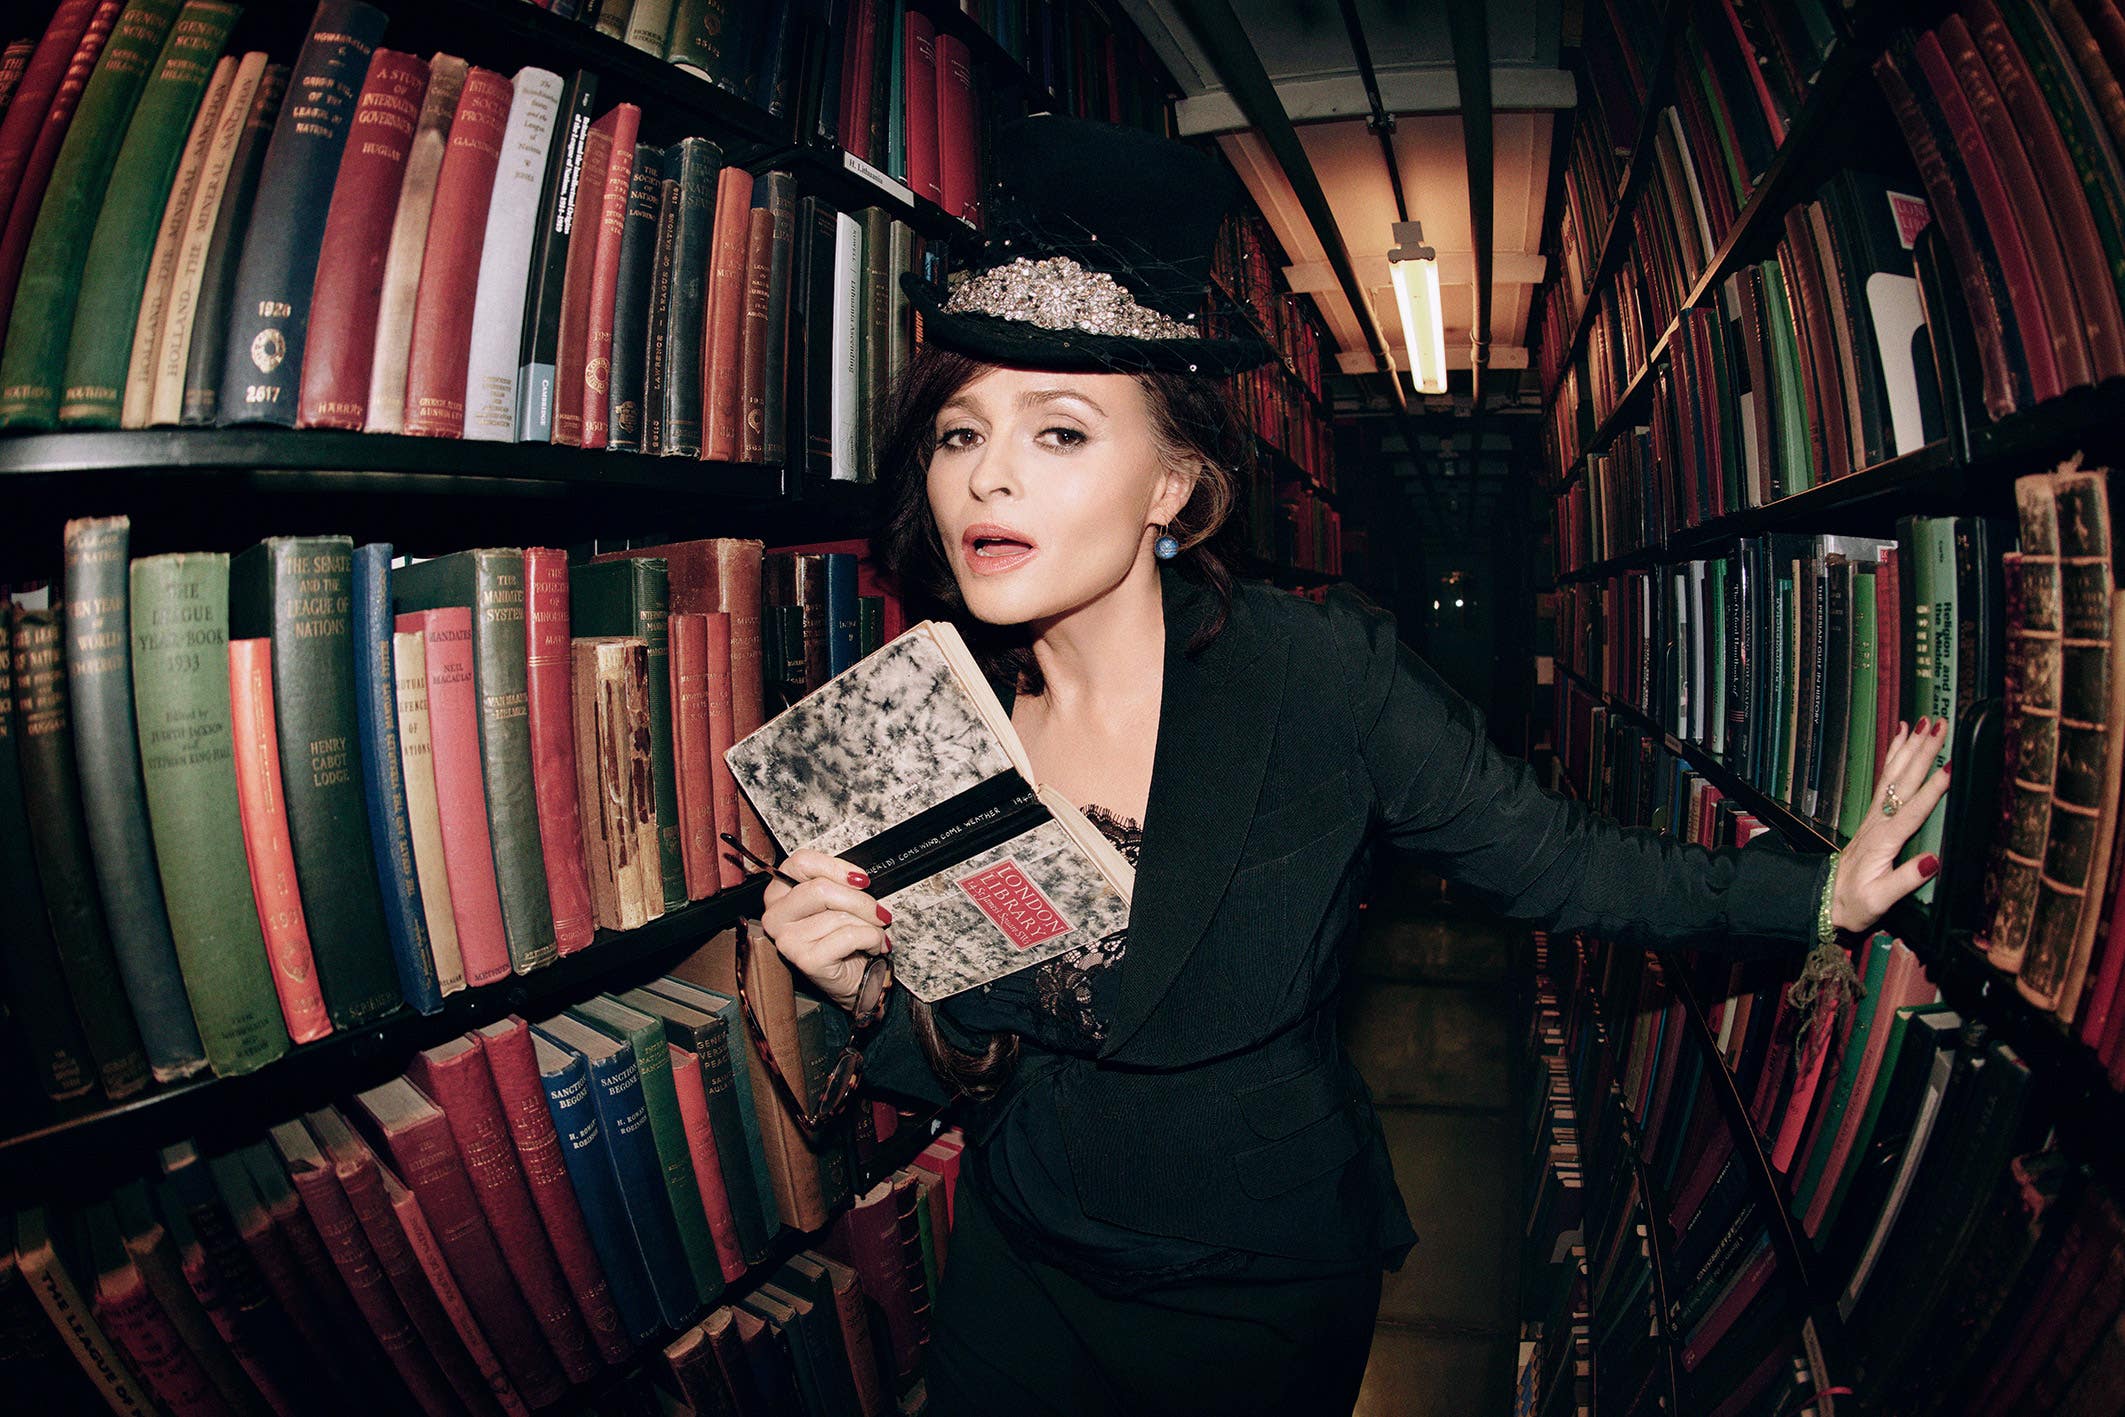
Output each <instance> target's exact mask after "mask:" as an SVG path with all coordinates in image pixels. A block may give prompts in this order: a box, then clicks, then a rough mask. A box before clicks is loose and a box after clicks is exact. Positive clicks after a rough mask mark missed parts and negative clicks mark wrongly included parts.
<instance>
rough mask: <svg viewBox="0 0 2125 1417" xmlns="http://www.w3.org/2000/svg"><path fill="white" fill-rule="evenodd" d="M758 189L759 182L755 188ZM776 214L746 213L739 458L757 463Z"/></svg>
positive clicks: (763, 427) (763, 430) (763, 431)
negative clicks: (769, 282)
mask: <svg viewBox="0 0 2125 1417" xmlns="http://www.w3.org/2000/svg"><path fill="white" fill-rule="evenodd" d="M756 185H762V184H756ZM774 244H775V214H774V213H773V212H772V211H770V210H768V209H767V208H766V207H762V206H755V207H753V208H751V209H750V210H749V211H748V212H747V213H746V246H745V294H744V299H743V302H742V308H741V310H740V312H739V321H740V324H739V334H738V453H737V456H738V460H739V461H740V462H759V461H761V460H762V459H763V457H764V454H763V452H762V449H763V448H764V447H765V446H766V437H767V317H768V278H769V276H770V274H771V271H770V267H771V265H772V264H773V261H774Z"/></svg>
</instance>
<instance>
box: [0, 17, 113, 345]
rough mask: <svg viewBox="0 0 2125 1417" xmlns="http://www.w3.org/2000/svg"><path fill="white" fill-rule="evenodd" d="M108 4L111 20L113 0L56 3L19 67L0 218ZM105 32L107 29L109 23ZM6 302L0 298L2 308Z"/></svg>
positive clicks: (34, 197) (5, 117) (5, 123)
mask: <svg viewBox="0 0 2125 1417" xmlns="http://www.w3.org/2000/svg"><path fill="white" fill-rule="evenodd" d="M106 4H108V5H109V7H110V10H111V13H112V15H113V16H114V17H115V15H116V13H117V5H116V4H115V3H112V0H60V3H59V5H58V6H57V7H56V8H55V9H54V10H53V11H52V16H51V18H50V19H49V20H47V21H45V25H44V30H43V32H42V33H41V34H40V35H39V36H38V38H37V41H36V44H35V46H34V47H33V48H32V49H31V51H30V55H29V59H28V62H27V63H26V64H24V65H23V67H22V71H21V74H20V76H19V78H18V79H17V80H16V83H15V88H14V92H13V93H12V94H10V95H9V97H8V104H7V111H6V112H5V113H4V114H0V217H4V216H5V215H6V213H7V212H8V211H9V210H10V209H11V208H12V206H13V204H14V200H15V195H16V192H17V191H18V189H20V187H21V186H22V181H23V175H24V170H25V168H27V166H28V165H29V157H30V153H31V151H32V150H33V149H34V148H35V147H36V144H37V138H38V134H39V132H40V131H41V130H42V128H43V127H44V126H45V122H46V119H47V117H48V116H49V114H50V112H51V106H52V99H53V98H54V96H56V95H57V94H58V92H59V85H60V83H61V81H62V80H64V79H65V77H66V74H67V67H68V65H69V64H70V63H71V62H72V61H73V58H74V55H75V53H76V51H77V50H78V49H79V48H80V46H81V41H82V37H83V36H84V35H85V34H86V33H87V32H88V28H89V22H90V21H91V20H92V19H93V18H95V16H96V14H97V12H98V11H99V10H100V9H102V8H104V7H105V5H106ZM105 28H106V30H108V25H106V27H105ZM43 198H44V191H43V187H42V185H41V184H40V185H39V187H38V188H37V190H36V191H34V192H32V193H30V194H29V198H28V200H29V201H30V202H31V203H32V204H33V205H34V204H35V203H37V202H39V201H42V200H43ZM5 304H6V301H5V300H4V299H0V307H4V306H5ZM5 317H6V312H5V309H4V308H0V321H4V320H5Z"/></svg>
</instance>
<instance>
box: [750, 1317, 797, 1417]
mask: <svg viewBox="0 0 2125 1417" xmlns="http://www.w3.org/2000/svg"><path fill="white" fill-rule="evenodd" d="M738 1308H739V1309H740V1310H742V1311H743V1312H744V1313H745V1314H746V1316H747V1317H749V1318H754V1319H758V1320H759V1321H760V1325H761V1327H762V1328H764V1329H765V1330H766V1332H767V1342H765V1343H748V1344H746V1345H745V1360H746V1363H747V1364H748V1365H749V1366H750V1367H751V1368H752V1372H753V1386H754V1387H755V1388H757V1389H759V1392H760V1396H761V1397H762V1399H763V1400H764V1404H765V1405H764V1407H763V1408H762V1410H763V1411H767V1412H802V1411H804V1410H805V1407H804V1400H803V1398H802V1397H800V1396H799V1395H798V1392H797V1357H796V1354H794V1353H792V1352H791V1351H790V1348H791V1345H792V1343H794V1342H795V1339H794V1337H793V1336H792V1334H791V1333H790V1331H789V1330H788V1329H786V1328H784V1327H783V1326H782V1325H781V1324H780V1323H778V1322H777V1321H776V1320H774V1319H771V1318H769V1317H767V1315H765V1314H763V1313H761V1312H760V1310H759V1308H757V1307H756V1306H755V1305H754V1303H753V1300H752V1297H751V1296H747V1297H746V1298H744V1299H740V1300H739V1301H738Z"/></svg>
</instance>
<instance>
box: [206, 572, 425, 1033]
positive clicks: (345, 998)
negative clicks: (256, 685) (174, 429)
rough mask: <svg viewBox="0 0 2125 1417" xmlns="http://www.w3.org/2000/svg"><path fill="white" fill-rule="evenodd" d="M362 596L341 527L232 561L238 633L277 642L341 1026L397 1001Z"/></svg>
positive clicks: (299, 804)
mask: <svg viewBox="0 0 2125 1417" xmlns="http://www.w3.org/2000/svg"><path fill="white" fill-rule="evenodd" d="M353 600H354V543H353V542H352V541H351V540H350V539H349V538H347V537H344V536H311V537H294V536H277V537H271V538H269V539H267V540H266V541H263V542H261V543H260V544H259V545H257V546H254V547H252V548H251V549H250V550H248V551H246V552H244V553H243V554H242V555H240V556H238V557H237V558H236V559H235V560H234V561H233V562H232V563H231V564H230V568H229V623H230V633H231V636H232V637H233V638H239V639H242V638H252V637H268V638H270V639H271V640H272V641H273V698H274V707H275V717H276V718H277V719H278V720H279V723H280V765H281V780H282V782H283V783H284V784H285V785H286V788H287V808H288V831H289V834H290V836H291V837H292V838H293V840H294V843H295V864H296V869H297V870H298V872H300V874H301V878H302V897H303V905H304V909H305V913H306V914H307V916H308V919H309V922H310V938H311V947H312V949H313V951H314V952H315V954H316V958H317V977H318V984H319V987H320V988H322V989H323V990H324V995H325V1003H326V1006H327V1007H329V1008H330V1009H331V1011H332V1021H333V1023H334V1024H336V1025H337V1026H339V1027H341V1028H354V1027H359V1026H361V1025H363V1024H367V1023H371V1022H374V1021H375V1020H377V1019H379V1018H382V1017H383V1016H384V1015H385V1014H387V1013H390V1012H391V1011H392V1010H393V1009H395V1008H397V1007H398V1005H399V1003H400V994H399V983H398V970H397V966H396V965H395V964H394V963H393V961H392V951H391V946H390V939H389V930H388V927H387V926H386V924H385V921H384V904H383V896H382V892H381V891H380V890H379V889H378V887H377V876H376V854H375V851H374V849H373V847H372V845H371V842H370V838H369V815H368V808H367V805H366V803H365V802H364V801H363V799H362V778H361V767H360V743H359V736H360V734H359V727H358V725H357V722H356V716H355V699H356V697H357V695H356V692H355V673H354V661H355V653H354V647H353V638H354V616H353Z"/></svg>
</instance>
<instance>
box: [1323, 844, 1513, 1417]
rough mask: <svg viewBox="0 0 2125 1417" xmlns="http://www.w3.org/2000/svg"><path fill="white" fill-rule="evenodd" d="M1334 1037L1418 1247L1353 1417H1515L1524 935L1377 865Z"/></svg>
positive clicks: (1399, 1278) (1421, 879)
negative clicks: (1502, 1416)
mask: <svg viewBox="0 0 2125 1417" xmlns="http://www.w3.org/2000/svg"><path fill="white" fill-rule="evenodd" d="M1365 914H1366V920H1365V926H1364V933H1363V935H1362V936H1361V938H1360V941H1359V945H1358V950H1357V955H1356V958H1355V960H1354V961H1353V971H1352V978H1351V980H1350V983H1349V985H1348V986H1347V988H1346V992H1345V995H1344V1004H1343V1036H1344V1039H1345V1041H1346V1043H1347V1045H1348V1047H1349V1049H1350V1053H1351V1057H1352V1058H1353V1059H1354V1060H1355V1061H1356V1062H1357V1065H1358V1068H1359V1071H1360V1072H1362V1073H1363V1074H1364V1076H1365V1081H1366V1084H1367V1086H1369V1087H1370V1088H1371V1089H1372V1095H1373V1104H1374V1106H1375V1107H1377V1108H1378V1110H1379V1113H1380V1117H1381V1119H1382V1121H1383V1122H1384V1123H1385V1124H1386V1127H1387V1144H1388V1148H1389V1150H1390V1152H1391V1154H1392V1155H1393V1157H1394V1167H1395V1178H1396V1180H1397V1181H1398V1182H1399V1183H1400V1185H1401V1188H1402V1196H1403V1199H1404V1200H1405V1201H1406V1202H1407V1203H1408V1205H1409V1215H1410V1220H1411V1222H1412V1223H1413V1224H1414V1225H1415V1226H1416V1229H1417V1234H1418V1237H1419V1239H1418V1243H1417V1247H1416V1248H1415V1249H1414V1250H1411V1251H1410V1254H1409V1259H1408V1260H1407V1262H1406V1263H1404V1264H1403V1266H1402V1268H1401V1270H1400V1271H1399V1272H1397V1273H1393V1274H1390V1275H1388V1276H1387V1284H1386V1287H1385V1289H1384V1290H1383V1292H1382V1294H1381V1298H1380V1319H1379V1324H1378V1327H1377V1328H1376V1329H1375V1331H1374V1334H1373V1341H1372V1358H1371V1361H1370V1363H1369V1364H1368V1366H1367V1368H1366V1372H1365V1385H1364V1388H1363V1389H1362V1391H1361V1392H1360V1393H1359V1396H1358V1405H1357V1409H1356V1413H1355V1417H1390V1414H1391V1417H1429V1414H1434V1413H1437V1414H1460V1413H1504V1412H1508V1411H1510V1410H1511V1408H1512V1373H1513V1349H1514V1323H1515V1310H1514V1305H1515V1294H1514V1284H1515V1282H1516V1281H1515V1276H1516V1275H1518V1273H1519V1268H1520V1257H1519V1244H1520V1227H1519V1224H1518V1220H1519V1215H1520V1210H1519V1206H1520V1195H1521V1178H1520V1171H1521V1166H1522V1152H1523V1150H1524V1148H1523V1146H1522V1145H1521V1142H1520V1138H1519V1128H1518V1122H1517V1121H1516V1118H1517V1117H1518V1115H1519V1110H1520V1109H1519V1106H1518V1103H1517V1101H1516V1083H1515V1080H1514V1078H1513V1076H1512V1069H1513V1063H1512V1059H1513V1056H1514V1052H1513V1046H1512V1022H1511V1020H1512V1016H1513V1015H1512V1007H1511V996H1510V990H1509V978H1510V976H1509V973H1508V971H1509V969H1510V967H1511V963H1512V960H1513V958H1514V955H1515V950H1516V945H1517V940H1518V937H1519V936H1521V935H1523V934H1524V933H1525V927H1524V926H1520V925H1517V924H1515V923H1514V922H1512V921H1507V920H1502V919H1500V918H1498V917H1497V916H1494V915H1490V914H1487V913H1485V912H1482V911H1480V910H1478V909H1476V908H1473V907H1470V906H1466V905H1461V904H1458V903H1456V902H1454V901H1453V900H1452V899H1451V896H1450V892H1449V893H1445V894H1442V890H1441V884H1440V882H1439V879H1438V878H1437V877H1436V876H1433V875H1431V874H1430V873H1428V872H1426V871H1423V870H1421V869H1418V868H1416V867H1414V866H1409V865H1404V864H1402V863H1400V862H1397V861H1396V860H1394V859H1393V858H1383V859H1382V861H1381V864H1380V867H1379V870H1378V873H1377V875H1376V877H1375V884H1374V887H1373V895H1372V899H1371V901H1370V902H1369V903H1368V905H1367V907H1366V912H1365Z"/></svg>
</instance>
